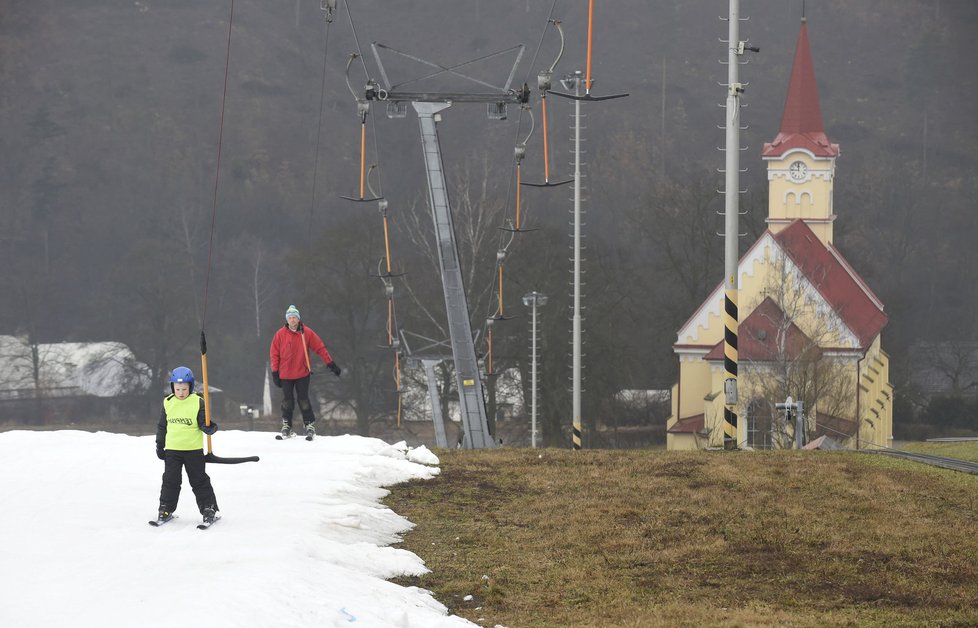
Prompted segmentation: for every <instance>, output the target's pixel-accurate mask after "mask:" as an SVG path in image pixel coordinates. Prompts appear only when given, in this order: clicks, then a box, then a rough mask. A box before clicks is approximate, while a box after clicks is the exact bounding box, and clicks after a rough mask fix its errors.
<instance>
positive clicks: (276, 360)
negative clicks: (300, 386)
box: [268, 323, 333, 379]
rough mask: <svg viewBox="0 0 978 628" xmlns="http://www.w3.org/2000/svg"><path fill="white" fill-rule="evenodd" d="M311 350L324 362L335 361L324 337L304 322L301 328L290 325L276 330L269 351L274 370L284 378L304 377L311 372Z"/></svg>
mask: <svg viewBox="0 0 978 628" xmlns="http://www.w3.org/2000/svg"><path fill="white" fill-rule="evenodd" d="M310 350H312V351H315V352H316V355H318V356H319V357H320V358H322V359H323V363H324V364H329V363H330V362H332V361H333V358H331V357H329V351H327V350H326V345H325V344H323V340H322V338H320V337H319V335H318V334H316V332H314V331H313V330H312V329H310V328H309V327H306V326H304V325H303V324H302V323H299V329H298V330H296V331H292V330H291V329H289V326H288V325H284V326H282V327H281V328H280V329H279V330H278V331H277V332H275V337H274V338H272V346H271V349H269V352H268V353H269V357H270V358H271V363H272V371H278V376H279V377H281V378H282V379H302V378H303V377H305V376H306V375H309V373H310V372H311V369H310V364H309V351H310Z"/></svg>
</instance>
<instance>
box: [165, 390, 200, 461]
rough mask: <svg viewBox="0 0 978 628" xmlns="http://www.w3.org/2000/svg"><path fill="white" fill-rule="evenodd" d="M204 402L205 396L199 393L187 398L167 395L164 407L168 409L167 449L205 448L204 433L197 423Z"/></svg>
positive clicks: (187, 449) (188, 449) (189, 449)
mask: <svg viewBox="0 0 978 628" xmlns="http://www.w3.org/2000/svg"><path fill="white" fill-rule="evenodd" d="M203 402H204V399H203V397H201V396H200V395H199V394H198V393H191V394H190V395H189V396H188V397H187V398H186V399H177V396H176V395H167V397H166V398H165V399H164V400H163V409H164V410H165V411H166V446H165V448H166V449H174V450H176V451H192V450H194V449H203V448H204V441H203V436H204V433H203V432H201V431H200V426H198V425H197V414H198V413H199V412H200V408H201V404H202V403H203Z"/></svg>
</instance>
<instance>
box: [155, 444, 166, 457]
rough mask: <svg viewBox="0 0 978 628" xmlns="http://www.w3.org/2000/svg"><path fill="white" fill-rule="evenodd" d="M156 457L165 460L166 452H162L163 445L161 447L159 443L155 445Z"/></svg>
mask: <svg viewBox="0 0 978 628" xmlns="http://www.w3.org/2000/svg"><path fill="white" fill-rule="evenodd" d="M156 457H157V458H159V459H160V460H166V454H165V453H163V447H161V446H160V445H157V446H156Z"/></svg>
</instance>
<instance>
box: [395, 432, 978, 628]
mask: <svg viewBox="0 0 978 628" xmlns="http://www.w3.org/2000/svg"><path fill="white" fill-rule="evenodd" d="M971 445H972V447H974V444H971ZM436 453H437V454H438V456H439V457H440V458H441V462H442V473H441V476H440V477H439V478H437V479H435V480H429V481H417V482H411V483H408V484H403V485H400V486H397V487H394V489H393V492H392V493H391V495H390V496H389V497H388V498H387V500H386V501H387V503H388V504H389V505H390V506H391V507H392V508H393V509H394V510H395V511H397V512H398V513H400V514H403V515H404V516H406V517H407V518H408V519H410V520H411V521H412V522H414V523H415V524H416V525H417V527H416V528H415V529H414V530H413V531H412V532H410V533H409V534H407V536H406V537H405V539H404V542H403V544H402V546H403V547H404V548H406V549H409V550H410V551H412V552H414V553H416V554H418V555H419V556H421V557H422V558H423V559H424V560H425V561H426V564H427V565H428V567H429V568H430V569H431V570H432V572H431V573H430V574H427V575H425V576H422V577H419V578H403V579H401V580H399V582H400V583H401V584H406V585H416V586H420V587H423V588H425V589H429V590H431V591H433V592H434V594H435V596H436V597H437V598H438V599H439V600H440V601H441V602H442V603H444V604H446V605H447V606H448V607H449V608H450V609H451V611H452V612H453V613H455V614H458V615H460V616H463V617H466V618H468V619H470V620H472V621H475V622H477V623H479V624H482V625H484V626H494V625H497V624H500V625H504V626H508V627H510V628H516V627H522V626H659V625H661V626H677V625H686V626H701V625H711V626H712V625H727V626H757V625H760V626H765V625H777V626H823V625H859V626H865V625H879V626H882V625H886V626H910V625H943V626H949V625H961V626H965V625H976V624H978V536H976V534H975V532H976V530H978V476H971V475H966V474H961V473H956V472H952V471H946V470H940V469H935V468H933V467H927V466H924V465H920V464H917V463H912V462H907V461H902V460H896V459H891V458H886V457H883V456H874V455H869V454H857V453H848V452H791V451H784V452H755V453H744V452H731V453H723V452H666V451H649V450H638V451H636V450H631V451H622V450H619V451H608V450H592V451H579V452H573V451H567V450H556V449H545V450H539V449H538V450H529V449H501V450H495V451H462V450H438V451H437V452H436ZM468 596H471V597H470V598H468Z"/></svg>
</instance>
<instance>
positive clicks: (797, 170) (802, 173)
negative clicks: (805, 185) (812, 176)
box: [788, 161, 808, 181]
mask: <svg viewBox="0 0 978 628" xmlns="http://www.w3.org/2000/svg"><path fill="white" fill-rule="evenodd" d="M788 176H789V177H791V180H792V181H802V180H804V179H805V177H806V176H808V166H806V165H805V162H803V161H795V162H792V164H791V165H790V166H788Z"/></svg>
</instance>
